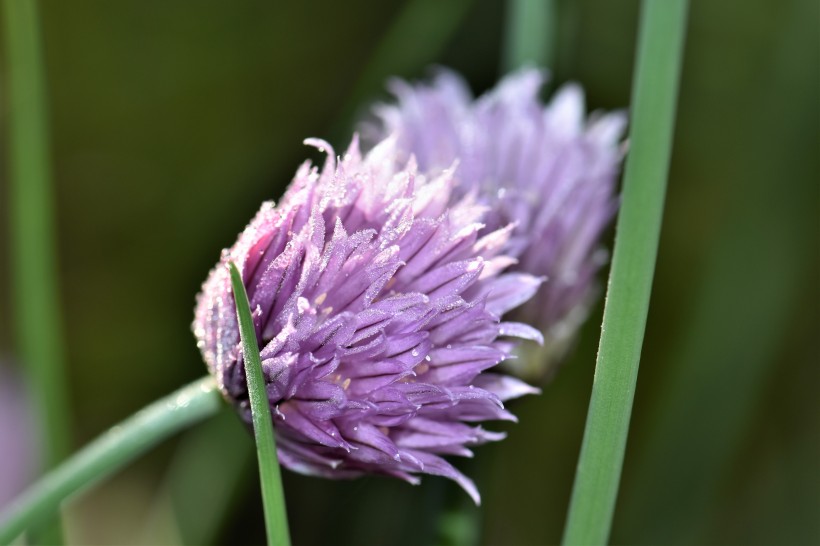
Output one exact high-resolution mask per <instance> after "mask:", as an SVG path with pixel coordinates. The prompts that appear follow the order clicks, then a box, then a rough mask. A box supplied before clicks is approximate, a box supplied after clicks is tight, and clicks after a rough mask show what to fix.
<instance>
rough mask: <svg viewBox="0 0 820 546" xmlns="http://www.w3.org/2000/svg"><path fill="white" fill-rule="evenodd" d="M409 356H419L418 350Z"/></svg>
mask: <svg viewBox="0 0 820 546" xmlns="http://www.w3.org/2000/svg"><path fill="white" fill-rule="evenodd" d="M410 354H411V355H413V356H419V350H418V349H413V351H412V352H411V353H410Z"/></svg>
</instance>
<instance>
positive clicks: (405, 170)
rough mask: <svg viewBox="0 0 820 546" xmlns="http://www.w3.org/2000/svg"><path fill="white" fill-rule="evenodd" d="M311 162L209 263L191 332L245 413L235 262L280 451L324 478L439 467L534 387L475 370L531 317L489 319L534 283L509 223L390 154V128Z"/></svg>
mask: <svg viewBox="0 0 820 546" xmlns="http://www.w3.org/2000/svg"><path fill="white" fill-rule="evenodd" d="M311 143H312V144H314V145H317V146H319V147H320V149H322V148H325V149H327V150H328V151H329V158H328V160H327V162H326V163H325V166H324V169H323V170H321V171H319V170H318V169H317V168H315V167H312V166H311V165H310V164H309V163H306V164H304V165H303V166H302V167H301V168H300V169H299V171H298V172H297V174H296V177H295V179H294V180H293V183H292V184H291V186H290V188H289V190H288V191H287V192H286V194H285V196H284V197H283V199H282V201H281V202H280V203H279V205H278V206H274V205H273V204H272V203H266V204H265V205H263V206H262V209H261V210H260V211H259V213H258V214H257V216H256V218H254V220H253V221H252V222H251V223H250V225H249V226H248V227H247V228H246V229H245V231H244V232H243V233H242V234H241V235H240V236H239V240H238V241H237V243H236V244H235V245H234V246H233V248H231V249H230V250H226V251H225V252H223V256H222V261H221V263H220V264H219V265H217V267H216V268H215V269H214V270H213V271H212V272H211V274H210V277H209V278H208V280H207V281H206V282H205V284H204V286H203V291H202V293H201V294H200V295H199V297H198V303H197V308H196V317H195V322H194V331H195V335H196V337H197V340H198V345H199V347H200V350H201V351H202V353H203V356H204V358H205V361H206V363H207V364H208V367H209V368H210V370H211V372H212V373H213V374H215V376H216V377H217V380H218V383H219V385H220V388H221V389H222V391H223V393H224V394H225V396H226V397H227V398H228V399H229V400H230V401H231V402H233V403H234V404H235V405H236V406H237V407H238V409H239V410H240V413H241V414H242V416H243V417H244V419H245V420H246V421H248V422H250V408H249V404H248V392H247V384H246V380H245V374H244V368H243V363H242V351H241V345H240V339H239V331H238V328H237V323H236V318H235V310H234V301H233V296H232V294H231V290H230V280H229V275H228V272H227V268H226V267H225V265H226V263H227V262H228V261H229V260H230V261H233V262H234V263H236V264H237V267H238V268H239V269H240V271H241V273H242V276H243V280H244V283H245V286H246V289H247V292H248V298H249V300H250V304H251V310H252V312H253V317H254V324H255V327H256V334H257V338H258V340H259V345H260V350H261V357H262V367H263V373H264V376H265V382H266V386H267V394H268V399H269V400H270V405H271V408H272V411H273V416H274V426H275V429H276V432H277V446H278V451H279V460H280V461H281V463H282V464H283V465H284V466H286V467H288V468H290V469H292V470H295V471H298V472H302V473H306V474H313V475H320V476H326V477H332V478H344V477H355V476H358V475H361V474H364V473H380V474H386V475H391V476H396V477H399V478H403V479H405V480H407V481H410V482H417V481H418V477H417V476H416V475H417V474H419V473H427V474H436V475H441V476H446V477H448V478H451V479H453V480H455V481H457V482H458V483H459V484H460V485H461V486H462V487H463V488H464V489H465V490H466V491H467V492H468V493H469V494H470V495H471V496H472V497H473V498H474V499H475V501H476V502H478V500H479V496H478V492H477V491H476V488H475V486H474V485H473V483H472V482H471V481H470V480H469V479H468V478H466V477H465V476H463V475H462V474H461V473H460V472H458V471H457V470H456V469H455V468H453V467H452V466H451V465H450V464H449V463H447V462H446V461H445V460H444V459H442V458H441V455H463V456H469V455H471V451H470V446H473V445H478V444H482V443H484V442H488V441H492V440H498V439H500V438H502V437H503V435H502V434H499V433H494V432H488V431H486V430H484V429H483V428H481V427H480V426H473V425H469V424H468V423H471V422H481V421H485V420H493V419H504V420H513V419H514V417H513V416H512V415H511V414H510V413H509V412H508V411H507V410H505V409H504V406H503V401H504V400H507V399H509V398H513V397H516V396H520V395H523V394H527V393H531V392H534V391H535V389H533V388H532V387H529V386H528V385H526V384H524V383H522V382H521V381H518V380H516V379H513V378H512V377H507V376H503V375H497V374H491V373H487V372H486V371H485V370H488V369H490V368H492V367H493V366H495V365H496V364H498V363H499V362H501V361H502V360H505V359H506V358H508V357H509V355H510V351H511V349H512V347H513V346H514V341H513V339H512V338H526V339H534V340H540V334H539V333H538V332H537V331H536V330H534V329H533V328H531V327H529V326H527V325H525V324H519V323H506V322H500V320H499V319H500V317H501V316H502V315H503V314H504V313H506V312H507V311H509V310H510V309H512V308H514V307H517V306H518V305H520V304H522V303H524V302H526V301H527V300H528V299H529V298H530V297H531V296H532V295H533V294H534V293H535V291H536V290H537V288H538V286H539V285H540V283H541V281H540V279H538V278H536V277H533V276H531V275H529V274H526V273H505V272H504V269H505V268H506V267H507V266H508V265H509V264H510V263H511V261H513V260H512V259H511V258H510V257H509V256H507V255H506V254H505V250H504V249H506V248H507V247H508V239H509V237H510V234H511V232H512V229H511V228H510V227H499V228H498V229H492V230H488V229H486V228H485V224H484V221H485V220H484V218H485V215H486V214H487V212H488V211H487V209H486V207H485V206H483V205H482V204H479V203H476V202H475V201H474V200H473V199H472V198H470V197H469V196H465V197H461V198H458V197H455V196H454V195H453V192H454V191H455V183H454V178H453V172H452V170H449V169H443V170H441V171H440V172H439V173H438V174H437V175H436V176H434V177H430V176H427V175H425V174H423V173H421V172H418V170H417V168H416V166H415V164H414V163H413V162H412V161H410V162H409V164H407V165H403V166H399V163H398V162H397V161H396V160H395V154H396V142H395V140H393V139H388V140H386V141H384V142H382V143H381V144H380V145H379V146H377V147H375V148H374V149H373V150H371V151H370V152H369V153H368V154H366V155H365V156H364V157H363V156H362V155H361V154H360V152H359V149H358V144H357V142H356V141H355V140H354V142H353V144H352V145H351V147H350V148H349V150H348V151H347V153H346V154H345V155H344V156H343V158H341V159H340V160H339V161H338V163H337V162H336V161H335V159H334V154H333V151H332V149H330V147H329V146H328V145H327V144H326V143H323V142H321V141H311Z"/></svg>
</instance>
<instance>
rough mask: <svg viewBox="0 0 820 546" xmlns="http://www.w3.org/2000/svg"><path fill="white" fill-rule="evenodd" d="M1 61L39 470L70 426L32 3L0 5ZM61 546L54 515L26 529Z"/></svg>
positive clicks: (23, 339)
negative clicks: (0, 24)
mask: <svg viewBox="0 0 820 546" xmlns="http://www.w3.org/2000/svg"><path fill="white" fill-rule="evenodd" d="M3 18H4V20H5V45H6V58H7V62H8V72H7V73H8V96H9V99H8V101H9V102H8V108H9V109H8V116H9V152H8V153H9V155H8V157H9V164H10V191H9V199H10V206H9V219H10V221H11V222H10V223H11V226H10V227H11V250H12V253H11V260H10V262H11V266H12V283H13V284H12V291H11V293H12V298H13V308H14V313H13V317H14V326H15V334H16V341H17V349H18V356H19V359H20V361H21V363H22V364H23V365H24V368H25V371H26V376H27V383H28V389H29V392H30V393H31V394H30V396H31V400H32V403H33V407H34V410H35V412H36V413H37V417H38V421H39V423H40V427H38V434H39V436H40V438H39V443H40V445H41V446H42V455H41V457H42V458H41V460H40V463H41V464H42V466H43V467H44V468H45V469H48V468H52V467H53V466H54V465H56V464H57V463H59V462H60V461H62V460H63V459H64V458H65V457H66V456H67V455H68V452H69V449H70V443H71V440H70V438H71V423H70V418H69V416H70V415H71V413H70V411H69V404H68V392H67V390H68V389H67V385H68V383H67V381H66V373H65V364H64V357H63V354H64V351H63V345H64V344H63V329H62V324H61V320H60V303H59V293H58V288H57V263H56V261H57V260H56V255H57V253H56V244H55V242H54V239H55V237H54V204H53V198H52V182H51V168H50V161H49V135H48V122H47V117H48V116H47V110H48V108H47V101H46V84H45V67H44V64H43V52H42V46H41V39H40V28H39V20H38V15H37V3H36V2H35V0H3ZM32 532H33V535H34V536H35V539H36V541H41V542H49V543H62V542H63V538H62V529H61V526H60V519H59V515H58V516H57V517H55V518H54V519H53V520H51V521H44V522H42V524H41V526H39V527H38V528H37V529H33V530H32Z"/></svg>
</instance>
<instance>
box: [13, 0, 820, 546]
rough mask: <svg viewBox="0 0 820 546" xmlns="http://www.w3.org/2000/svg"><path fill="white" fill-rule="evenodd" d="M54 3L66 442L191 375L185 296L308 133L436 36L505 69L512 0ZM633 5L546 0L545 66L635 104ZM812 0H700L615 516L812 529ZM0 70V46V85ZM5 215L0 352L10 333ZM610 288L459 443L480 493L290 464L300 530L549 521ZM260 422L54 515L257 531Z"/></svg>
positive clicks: (560, 492) (671, 538) (326, 131)
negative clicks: (553, 371)
mask: <svg viewBox="0 0 820 546" xmlns="http://www.w3.org/2000/svg"><path fill="white" fill-rule="evenodd" d="M40 11H41V18H42V28H43V35H44V41H45V53H46V63H47V78H48V92H49V101H50V102H49V105H50V120H51V132H52V140H51V144H52V152H53V165H54V178H55V185H56V187H55V191H56V202H57V224H58V238H59V256H58V260H59V267H60V270H59V281H60V288H61V290H62V299H63V306H64V311H63V319H64V321H65V324H66V330H67V331H66V334H67V343H68V361H69V366H70V370H69V374H70V385H69V387H70V397H71V404H72V408H73V414H72V416H71V419H72V421H73V424H74V430H73V431H72V432H73V441H74V444H75V445H76V446H80V445H82V444H83V443H85V442H86V441H88V440H90V439H91V438H93V437H94V436H96V435H97V434H98V433H100V432H101V431H102V430H104V429H105V428H107V427H108V426H110V425H112V424H114V423H116V422H118V421H119V420H121V419H123V418H125V417H126V416H128V415H129V414H131V413H133V412H134V411H136V410H137V409H139V408H141V407H142V406H144V405H146V404H147V403H149V402H150V401H152V400H154V399H156V398H158V397H159V396H161V395H164V394H166V393H168V392H171V391H172V390H174V389H176V388H177V387H179V386H180V385H181V384H183V383H184V382H187V381H190V380H193V379H195V378H197V377H198V376H201V375H202V374H203V373H204V365H203V364H202V362H201V359H200V356H199V353H198V351H197V349H196V346H195V344H194V341H193V337H192V334H191V332H190V322H191V320H192V308H193V304H194V296H195V294H196V293H197V291H198V290H199V285H200V283H201V282H202V281H203V280H204V278H205V276H206V274H207V272H208V270H209V269H210V268H211V267H212V266H213V264H214V263H215V262H216V260H217V258H218V256H219V252H220V250H221V249H222V248H223V247H225V246H228V245H230V244H232V243H233V241H234V240H235V237H236V234H237V233H238V232H239V231H240V230H241V229H242V228H243V227H244V226H245V224H246V223H247V222H248V221H249V219H250V218H251V216H252V215H253V213H254V212H255V211H256V209H257V208H258V206H259V204H260V203H261V201H263V200H266V199H272V198H277V197H278V196H279V195H280V194H281V192H282V190H283V188H284V187H285V185H286V184H287V183H288V181H289V180H290V177H291V175H292V174H293V172H294V171H295V169H296V167H297V165H298V164H299V163H300V162H302V161H303V160H304V159H306V158H313V159H318V158H319V156H318V155H317V154H316V153H315V152H313V151H311V150H310V149H308V148H306V147H304V146H303V145H302V144H301V142H302V139H304V138H305V137H308V136H317V137H322V138H327V139H330V140H331V142H332V143H333V144H334V145H335V146H336V147H337V149H339V148H341V147H343V146H345V145H346V144H347V142H348V140H349V138H350V134H351V132H352V129H353V120H354V119H355V116H356V115H357V114H361V113H363V112H366V109H367V105H368V104H369V103H370V102H371V101H373V100H378V99H385V98H386V97H387V96H386V94H385V93H384V91H383V89H384V86H383V82H384V80H385V79H386V78H387V77H388V76H391V75H398V76H402V77H406V78H419V77H423V76H424V75H425V74H427V68H428V67H429V66H430V65H433V64H440V65H446V66H450V67H452V68H454V69H456V70H458V71H460V72H462V73H463V74H464V75H465V77H466V78H467V79H468V81H469V82H470V83H471V85H472V86H473V88H474V90H475V91H477V92H481V91H484V90H485V89H487V88H489V87H491V86H492V85H493V83H494V82H495V81H496V79H497V78H498V76H499V66H500V64H501V44H502V40H503V30H504V28H503V21H504V16H505V4H504V3H502V2H491V1H479V0H475V1H470V0H458V1H456V0H450V1H448V2H435V1H434V0H420V1H418V0H417V1H414V2H406V3H387V2H379V3H376V2H365V1H364V0H350V1H347V2H332V1H329V0H328V1H321V2H300V3H297V2H290V3H285V2H278V3H274V2H215V1H205V2H195V3H194V2H179V1H166V2H151V1H147V2H146V1H142V2H136V1H131V0H128V1H120V2H104V1H99V0H96V1H94V0H84V1H82V0H81V1H79V2H58V1H55V0H46V1H43V2H40ZM637 15H638V3H637V1H633V0H630V1H624V2H607V1H606V0H583V1H580V2H570V1H560V2H558V3H557V13H556V28H557V32H556V36H555V37H554V38H553V43H554V47H555V50H556V55H555V63H554V67H553V68H554V70H553V74H554V77H553V81H556V82H559V83H560V82H564V81H567V80H576V81H579V82H581V83H582V84H583V85H584V87H585V89H586V92H587V98H588V104H589V107H590V108H591V109H598V108H606V109H610V108H618V107H625V106H627V105H628V102H629V94H630V82H631V76H632V73H631V71H632V62H633V53H634V45H635V32H636V28H637V22H638V18H637ZM819 24H820V4H819V3H818V2H817V1H816V0H787V1H781V2H773V1H770V0H744V1H741V0H732V1H723V2H708V1H706V0H693V1H692V4H691V11H690V22H689V30H688V37H687V47H686V52H685V61H684V67H683V75H682V88H681V92H680V100H679V111H678V123H677V130H676V136H675V149H674V153H673V160H672V169H671V178H670V181H669V190H668V195H667V204H666V215H665V220H664V226H663V234H662V239H661V248H660V254H659V262H658V269H657V274H656V279H655V285H654V291H653V300H652V306H651V309H650V315H649V322H648V327H647V338H646V342H645V346H644V352H643V358H642V365H641V372H640V376H639V381H638V391H637V395H636V400H635V407H634V414H633V422H632V432H631V436H630V439H629V444H628V448H627V455H626V463H625V468H624V474H623V482H622V488H621V494H620V498H619V504H618V507H617V511H616V516H615V524H614V530H613V535H612V541H613V542H614V543H624V544H661V543H664V544H693V543H702V544H705V543H709V544H716V543H719V544H812V543H814V544H816V543H820V517H818V516H820V410H819V409H818V403H817V399H818V397H817V392H818V386H820V366H819V365H820V345H818V343H817V336H818V333H819V332H818V325H820V293H818V280H820V269H819V266H820V241H818V237H820V224H819V223H818V218H820V216H819V215H818V212H820V211H819V210H818V209H819V208H820V153H819V152H820V149H819V147H818V144H820V109H819V108H818V102H819V100H818V99H819V98H820V85H818V83H819V81H820V47H819V46H820V40H819V38H818V25H819ZM4 62H5V61H4ZM4 79H5V65H4V67H3V72H2V74H0V90H1V89H3V87H4V86H3V80H4ZM3 106H4V111H3V118H4V120H5V119H6V117H7V116H8V107H7V104H6V102H5V101H4V102H3ZM3 139H4V141H3V146H2V149H3V150H4V152H3V153H4V154H5V153H6V152H5V150H6V149H7V134H6V133H5V132H4V134H3ZM4 157H5V156H4ZM2 163H3V164H4V165H5V164H6V160H5V159H4V160H3V162H2ZM0 171H2V172H3V187H2V192H1V193H0V203H2V204H1V205H0V206H2V207H3V209H2V212H3V218H4V219H6V218H7V217H8V208H7V207H8V205H7V198H6V195H7V184H6V180H7V178H6V176H7V173H6V172H5V171H6V169H5V168H3V169H0ZM0 229H2V230H3V231H2V237H0V245H2V248H1V249H0V250H2V254H0V256H2V258H0V260H2V263H3V264H4V265H3V267H2V268H0V275H2V277H0V286H2V294H1V297H2V299H1V300H0V309H2V310H3V311H2V314H0V353H2V355H4V357H6V358H11V359H13V356H14V353H15V346H14V336H13V327H14V326H13V320H12V319H13V317H12V314H11V312H9V310H10V297H11V294H10V291H11V287H10V273H9V268H8V267H7V265H8V260H9V258H8V257H9V255H10V254H9V240H8V239H9V237H8V229H9V225H8V222H3V226H2V228H0ZM610 236H611V234H610ZM600 311H601V310H600V308H599V309H597V310H596V312H595V313H594V314H593V316H592V317H591V319H590V321H589V322H588V324H587V326H586V327H585V329H584V331H583V333H582V335H581V337H580V340H579V343H578V346H577V348H576V350H575V351H574V353H573V354H572V357H571V358H570V360H569V361H568V362H567V363H566V364H565V365H564V367H563V368H562V369H561V370H560V372H559V373H558V374H557V376H556V377H555V379H554V380H553V381H552V382H551V383H550V384H549V385H547V386H546V387H545V389H544V394H543V395H542V396H540V397H530V398H528V399H525V400H522V401H519V402H518V403H515V404H514V405H513V408H512V409H513V411H514V412H515V413H517V414H518V415H519V417H520V423H519V424H517V425H512V426H501V427H500V428H502V429H505V430H509V433H510V435H509V438H508V439H507V440H506V441H505V442H503V443H500V444H497V445H493V446H486V447H483V448H479V449H478V450H477V458H476V459H475V460H473V461H469V462H468V464H466V465H464V467H465V469H466V470H467V471H468V473H470V474H471V475H472V476H474V477H475V479H476V481H477V483H478V485H479V489H480V490H481V491H482V493H483V497H484V504H483V506H482V507H481V509H480V510H479V509H475V508H471V507H469V506H468V502H469V500H468V499H467V497H466V495H464V494H463V493H461V492H460V491H459V490H457V488H456V486H454V485H452V484H450V483H448V482H445V481H443V480H440V479H438V478H432V477H431V478H425V480H424V483H423V484H422V485H421V486H419V487H411V486H409V485H406V484H403V483H399V482H393V481H389V480H385V479H379V478H367V479H362V480H358V481H354V482H327V481H322V480H318V479H312V478H305V477H301V476H296V475H293V474H291V473H286V476H285V479H286V481H285V487H286V494H287V497H288V509H289V512H290V519H291V532H292V537H293V540H294V543H296V544H328V543H334V544H335V543H339V544H341V543H350V544H427V543H448V542H453V541H455V540H456V539H455V538H454V537H461V538H460V539H459V540H461V541H465V540H466V541H467V542H468V543H469V542H475V543H482V544H544V543H555V542H558V541H559V540H560V536H561V531H562V527H563V523H564V518H565V512H566V507H567V503H568V499H569V493H570V488H571V485H572V480H573V476H574V471H575V461H576V458H577V455H578V451H579V448H580V441H581V436H582V431H583V425H584V418H585V415H586V409H587V404H588V401H589V392H590V386H591V381H592V373H593V369H594V360H595V352H596V347H597V335H598V330H599V325H600ZM215 438H216V439H217V440H216V441H214V439H215ZM2 441H9V439H3V440H2ZM249 450H250V436H249V435H248V434H246V432H245V431H244V430H243V428H242V427H241V426H240V425H239V423H238V421H237V420H236V419H235V418H234V417H233V415H230V414H225V415H223V416H221V417H220V418H219V419H217V420H215V421H213V422H211V423H208V424H206V425H202V426H200V427H198V428H196V429H194V430H192V431H190V432H188V433H186V434H184V435H182V436H181V437H180V438H178V439H177V440H175V441H172V442H169V443H167V444H165V445H163V446H162V447H161V448H159V449H157V450H155V451H154V452H152V453H151V454H150V455H149V456H148V457H145V458H144V459H142V460H141V461H139V462H138V463H137V464H135V465H132V466H131V467H129V469H128V470H127V471H125V472H123V473H121V474H119V475H118V476H117V477H116V478H115V479H112V480H110V481H109V482H107V483H106V484H105V485H103V486H102V487H100V488H98V489H96V490H94V491H93V492H91V493H90V494H88V495H85V496H84V497H82V499H81V500H79V501H77V502H75V503H73V504H72V505H71V507H70V509H69V510H68V511H67V513H68V515H69V521H68V529H69V537H70V540H71V541H72V542H74V543H83V544H86V543H88V544H91V543H110V544H163V543H174V542H175V541H180V540H183V541H186V542H189V543H198V542H200V541H215V542H218V543H223V542H229V543H237V544H238V543H255V542H261V541H262V540H263V537H264V529H263V525H262V517H261V509H260V507H259V496H258V491H257V490H256V489H255V488H256V487H257V486H256V485H255V483H254V480H255V468H254V467H253V465H252V464H249V463H248V461H249V459H248V454H249V453H250V451H249ZM0 464H2V463H0ZM234 482H235V483H234ZM221 501H222V502H224V504H225V509H224V517H220V516H218V515H217V513H218V512H220V511H223V510H222V509H221V508H219V503H220V502H221ZM212 510H213V511H214V512H212ZM175 514H176V515H175Z"/></svg>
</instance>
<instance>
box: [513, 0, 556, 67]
mask: <svg viewBox="0 0 820 546" xmlns="http://www.w3.org/2000/svg"><path fill="white" fill-rule="evenodd" d="M506 25H507V28H506V30H505V32H504V49H503V51H502V53H503V54H502V67H501V68H502V71H503V72H511V71H513V70H515V69H517V68H521V67H522V66H526V65H535V66H540V67H549V66H551V65H552V62H553V61H554V60H555V47H554V45H555V2H554V0H510V1H509V2H508V3H507V22H506Z"/></svg>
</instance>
